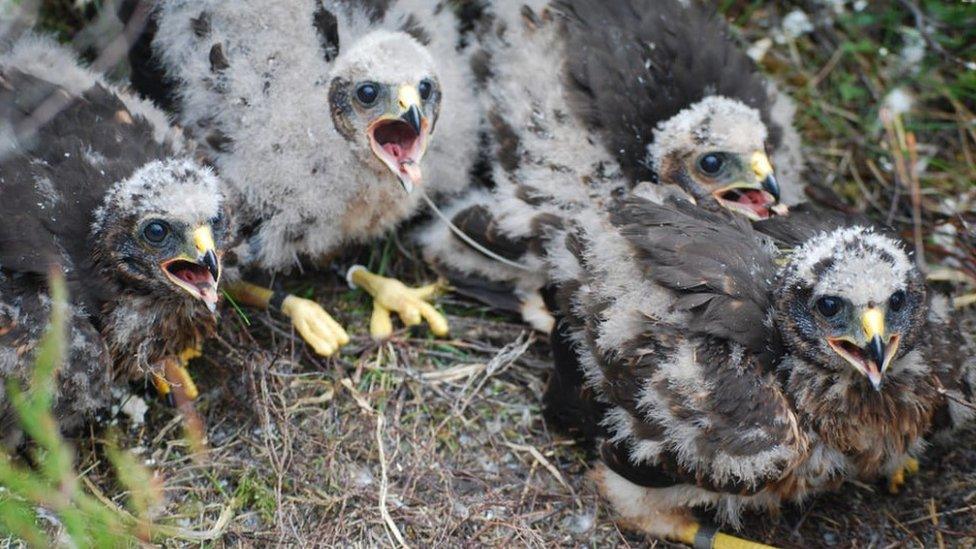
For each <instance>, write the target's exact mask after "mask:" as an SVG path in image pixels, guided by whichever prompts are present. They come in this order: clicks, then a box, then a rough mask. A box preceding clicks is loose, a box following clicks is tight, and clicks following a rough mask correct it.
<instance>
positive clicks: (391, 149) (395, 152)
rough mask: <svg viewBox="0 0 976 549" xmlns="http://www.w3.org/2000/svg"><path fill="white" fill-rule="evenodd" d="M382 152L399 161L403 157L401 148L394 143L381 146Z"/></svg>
mask: <svg viewBox="0 0 976 549" xmlns="http://www.w3.org/2000/svg"><path fill="white" fill-rule="evenodd" d="M383 150H385V151H386V153H387V154H389V155H390V156H392V157H393V158H396V159H399V158H400V156H401V155H403V147H401V146H400V145H397V144H396V143H387V144H386V145H383Z"/></svg>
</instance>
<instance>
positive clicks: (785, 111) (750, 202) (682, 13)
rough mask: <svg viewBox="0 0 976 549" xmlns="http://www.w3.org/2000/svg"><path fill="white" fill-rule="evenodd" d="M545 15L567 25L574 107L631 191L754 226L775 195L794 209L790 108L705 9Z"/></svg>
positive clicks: (672, 6)
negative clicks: (668, 194)
mask: <svg viewBox="0 0 976 549" xmlns="http://www.w3.org/2000/svg"><path fill="white" fill-rule="evenodd" d="M556 7H557V9H558V10H559V11H560V12H561V13H562V14H563V16H564V17H566V19H567V23H566V42H567V45H568V46H567V47H568V49H569V51H571V52H572V55H568V56H567V58H566V67H565V71H566V79H567V90H568V93H569V94H570V97H571V98H572V104H573V106H574V109H575V110H576V111H577V112H578V113H579V115H580V116H581V117H582V118H583V120H584V121H585V122H586V125H587V127H588V129H589V130H590V131H591V132H592V133H595V134H597V135H599V136H600V138H601V141H602V143H603V144H604V146H605V147H606V148H607V150H608V151H609V152H610V153H611V154H612V155H614V157H615V158H617V160H618V161H619V162H620V165H621V167H622V169H623V170H624V172H625V173H626V174H627V176H628V178H630V179H631V181H632V182H633V183H635V184H636V183H638V182H642V181H661V182H665V183H672V184H676V185H679V186H680V187H682V188H683V189H684V190H685V192H687V193H688V194H690V195H691V196H693V197H694V198H695V200H697V201H698V202H699V203H705V204H704V205H720V206H723V207H725V208H728V209H730V210H733V211H736V212H738V213H741V214H744V215H746V216H748V217H750V218H754V219H755V218H764V217H768V214H769V208H770V207H771V206H772V200H771V199H772V198H774V196H775V197H776V198H779V197H780V196H779V195H780V193H782V199H783V200H784V201H785V202H786V203H788V204H793V203H796V202H798V201H800V199H801V185H800V181H799V176H800V172H801V171H802V157H801V156H800V138H799V134H798V133H797V132H796V130H795V128H794V127H793V113H794V112H795V110H796V109H795V106H794V105H793V103H792V101H791V100H790V99H789V97H787V96H786V95H784V94H782V93H780V92H779V91H778V90H777V89H776V86H775V84H774V83H772V82H770V81H767V80H766V79H765V78H763V76H762V75H761V74H759V72H758V71H757V68H756V66H755V63H754V62H753V61H752V59H750V58H749V57H748V56H747V55H746V54H745V52H743V51H742V50H741V49H740V48H739V47H738V46H737V45H736V43H735V41H734V40H733V39H732V38H731V36H730V35H729V28H728V25H727V24H726V23H725V21H724V20H723V19H722V18H721V16H720V14H718V13H717V12H716V10H715V8H714V7H708V6H705V5H704V4H702V3H700V2H697V1H693V2H690V3H689V2H681V1H679V0H661V1H656V2H641V1H639V0H609V1H606V2H587V1H586V0H558V1H557V2H556ZM604 29H607V30H605V31H604ZM690 36H694V37H697V40H696V41H695V44H694V47H689V43H688V37H690ZM767 153H770V154H771V159H772V162H770V158H768V157H767ZM771 165H775V166H776V168H777V176H778V182H777V177H773V176H772V172H771ZM771 177H772V178H771ZM770 178H771V179H770ZM764 191H765V192H764ZM716 203H717V204H716Z"/></svg>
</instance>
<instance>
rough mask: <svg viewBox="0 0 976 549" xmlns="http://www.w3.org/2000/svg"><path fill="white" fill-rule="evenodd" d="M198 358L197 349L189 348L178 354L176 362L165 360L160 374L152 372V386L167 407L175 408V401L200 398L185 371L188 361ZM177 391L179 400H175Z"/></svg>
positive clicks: (191, 379)
mask: <svg viewBox="0 0 976 549" xmlns="http://www.w3.org/2000/svg"><path fill="white" fill-rule="evenodd" d="M198 356H200V349H199V347H189V348H187V349H185V350H184V351H183V352H182V353H180V354H179V356H178V357H177V358H176V360H172V359H170V360H167V361H166V362H165V364H164V365H163V371H162V373H156V372H153V374H152V382H153V386H154V387H155V388H156V393H157V394H158V395H159V396H160V397H161V398H162V399H163V400H164V401H165V402H166V404H167V405H169V406H173V407H175V406H176V404H177V400H187V401H193V400H196V398H197V397H198V396H200V391H199V390H197V384H196V383H194V382H193V378H192V377H191V376H190V372H188V371H187V370H186V365H187V363H188V361H189V360H190V359H192V358H196V357H198ZM177 390H178V391H179V392H180V396H181V397H182V398H181V399H177V396H176V391H177Z"/></svg>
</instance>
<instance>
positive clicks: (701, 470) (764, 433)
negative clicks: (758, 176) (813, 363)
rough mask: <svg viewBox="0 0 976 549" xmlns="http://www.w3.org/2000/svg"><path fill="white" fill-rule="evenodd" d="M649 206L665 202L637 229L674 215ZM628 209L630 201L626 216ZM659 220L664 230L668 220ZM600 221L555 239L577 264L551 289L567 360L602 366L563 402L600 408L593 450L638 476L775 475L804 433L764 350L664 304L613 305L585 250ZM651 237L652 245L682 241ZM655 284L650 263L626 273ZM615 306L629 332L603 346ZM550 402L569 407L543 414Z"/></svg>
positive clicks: (802, 443)
mask: <svg viewBox="0 0 976 549" xmlns="http://www.w3.org/2000/svg"><path fill="white" fill-rule="evenodd" d="M657 208H661V209H662V210H664V211H663V212H658V214H660V215H657V216H656V217H653V218H648V217H643V218H642V220H643V221H644V222H645V224H644V225H641V226H642V227H644V229H645V231H646V230H647V228H648V226H654V223H661V222H663V219H662V218H661V215H664V214H667V215H669V216H676V215H681V214H680V212H675V211H674V210H670V209H668V208H665V207H661V206H657ZM627 213H636V212H634V211H632V212H625V213H624V215H627ZM641 213H642V214H646V213H648V212H647V211H644V210H641ZM679 219H680V218H679ZM716 222H717V221H716ZM630 225H631V224H629V225H627V226H630ZM672 225H673V224H672ZM663 226H664V227H669V229H668V230H674V227H673V226H671V225H667V224H664V225H663ZM695 226H698V227H702V226H708V223H707V220H704V219H699V221H698V222H697V223H690V222H689V224H688V226H687V227H685V228H686V229H687V228H689V227H695ZM746 229H748V227H746ZM602 230H604V229H603V228H602V227H590V228H586V227H582V228H580V230H579V231H577V232H576V233H574V234H573V235H572V237H570V238H566V239H564V240H563V241H558V242H560V243H561V245H564V246H566V248H567V250H569V251H570V252H571V256H572V257H574V258H576V261H577V262H578V266H579V271H580V273H581V275H580V277H579V279H578V281H577V282H578V283H577V284H573V285H571V287H570V288H568V293H569V295H564V296H559V299H557V302H559V303H560V308H561V309H562V313H563V314H564V318H566V319H568V322H567V325H568V326H569V327H570V330H571V332H572V335H571V337H570V338H569V340H570V341H571V343H572V344H573V345H574V348H575V349H576V350H577V352H578V357H579V358H580V360H579V363H578V365H577V368H578V369H579V370H586V369H588V368H598V369H599V372H600V376H599V378H598V379H596V380H595V381H593V377H592V374H590V375H588V378H589V379H590V380H591V383H589V384H584V383H578V384H577V386H579V385H582V386H583V388H584V389H586V388H587V387H588V388H590V389H591V391H590V392H589V393H587V392H586V391H581V392H579V393H578V396H579V397H582V399H583V404H584V405H585V406H584V407H581V406H576V407H575V408H573V409H572V410H568V411H574V410H575V411H579V410H580V409H584V410H585V409H588V410H590V412H591V413H593V412H595V413H598V414H599V415H600V417H599V418H597V421H598V422H599V424H600V426H601V428H603V432H602V434H603V435H604V436H605V437H607V440H608V441H609V442H608V443H607V444H606V445H604V447H603V449H602V452H603V454H604V458H605V459H606V460H607V464H608V465H609V466H610V467H612V468H614V470H616V471H617V472H618V473H619V474H621V475H622V476H624V477H625V478H628V479H630V480H631V481H633V482H635V483H638V484H641V485H646V486H671V485H676V484H692V485H696V486H700V487H703V488H705V489H708V490H713V491H721V492H729V493H749V492H753V491H756V490H760V489H762V488H764V487H765V486H767V485H768V484H769V483H772V482H776V481H778V480H780V479H781V478H782V477H783V476H784V475H785V474H786V473H787V472H788V471H789V470H790V468H791V467H792V466H793V465H795V464H796V463H797V461H798V460H800V459H802V457H803V455H804V454H805V451H806V440H805V439H804V437H803V436H802V435H801V433H800V431H799V428H798V425H797V421H796V417H795V415H794V414H793V412H792V408H791V405H790V402H789V400H788V399H787V398H786V397H785V396H784V395H783V393H782V391H781V389H780V385H779V383H778V380H777V378H776V377H775V371H774V370H773V369H772V368H770V367H769V360H770V358H769V357H766V356H760V355H759V354H758V353H753V352H750V351H749V350H748V349H746V348H743V347H742V346H741V345H739V344H738V343H736V342H735V341H734V340H733V339H729V338H724V337H716V336H715V335H710V334H709V333H708V331H709V330H704V331H701V330H700V329H698V328H696V327H694V326H691V327H689V326H688V325H685V324H683V323H677V324H673V323H669V322H666V321H663V320H661V319H660V318H662V317H663V316H664V315H663V313H664V311H662V312H661V313H662V314H661V315H655V314H653V312H650V311H643V310H638V309H637V305H634V307H633V308H632V309H631V310H627V309H626V307H625V308H624V309H621V305H624V306H626V304H625V303H622V302H620V301H619V299H618V296H617V295H616V294H615V293H612V292H613V291H612V290H608V289H607V288H606V287H605V286H604V285H603V284H602V280H601V278H602V277H603V274H602V270H603V269H605V268H606V266H602V265H593V264H592V263H591V261H590V260H588V258H591V257H593V254H592V249H593V248H594V246H597V245H598V244H597V242H598V241H599V239H597V238H594V236H596V235H595V234H594V233H595V231H602ZM689 230H690V229H689ZM642 234H644V233H642ZM745 234H746V236H747V237H748V236H749V233H748V232H747V233H745ZM633 236H635V237H636V235H633ZM658 240H659V241H658V242H656V243H655V246H656V248H657V249H658V251H660V249H663V248H664V247H665V246H671V245H677V244H678V243H679V242H684V241H683V240H670V241H662V240H660V239H658ZM554 242H557V241H554ZM631 246H632V247H633V251H634V252H635V254H636V255H637V256H638V257H639V256H640V254H641V253H643V252H642V251H641V247H640V244H638V243H635V242H634V241H633V239H631ZM760 255H761V254H760ZM625 259H626V258H621V261H624V260H625ZM562 260H563V261H566V260H568V258H567V257H566V256H563V259H562ZM642 261H643V260H642ZM651 268H652V267H650V266H649V267H648V269H651ZM696 279H697V277H696ZM679 282H680V280H679ZM656 283H658V281H657V279H656V278H655V277H654V275H653V274H649V276H648V277H647V278H644V279H640V280H634V281H633V284H634V285H635V286H637V287H636V288H635V290H639V287H641V286H643V287H648V286H653V285H654V284H656ZM678 286H680V287H681V288H684V287H686V285H683V284H678ZM564 289H565V288H564ZM699 290H701V289H699ZM611 305H612V306H613V307H614V308H613V309H612V310H613V311H614V314H613V317H611V316H610V314H609V312H610V311H611V309H610V306H611ZM691 316H694V311H692V312H691ZM621 317H629V318H630V320H629V322H631V323H636V325H635V324H631V325H630V327H629V328H628V331H630V332H633V333H634V334H636V335H635V336H633V337H632V338H631V339H629V340H627V341H625V342H623V343H613V344H612V345H611V346H605V344H604V343H602V341H603V338H604V337H605V336H606V335H607V334H608V333H612V331H613V330H619V329H620V326H621ZM706 328H709V329H710V327H709V326H706ZM726 331H727V330H726ZM764 351H765V349H764ZM586 407H588V408H586ZM558 411H562V412H566V411H567V408H566V407H565V406H563V407H562V408H557V409H556V410H554V411H552V412H550V414H553V413H555V412H558ZM584 416H585V414H584ZM574 417H576V416H574ZM576 419H577V420H578V423H577V425H576V426H577V428H581V427H586V426H587V425H590V426H592V425H594V424H593V423H589V424H588V423H586V422H585V420H586V417H582V418H580V417H576ZM580 420H581V421H580ZM584 434H585V433H584Z"/></svg>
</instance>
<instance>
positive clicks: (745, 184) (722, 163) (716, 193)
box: [648, 95, 780, 220]
mask: <svg viewBox="0 0 976 549" xmlns="http://www.w3.org/2000/svg"><path fill="white" fill-rule="evenodd" d="M648 153H649V155H650V161H651V163H652V164H653V167H654V171H655V173H657V174H658V177H659V179H660V181H661V182H662V183H671V184H675V185H678V186H680V187H681V188H683V189H684V190H685V192H687V193H689V194H690V195H692V196H693V197H694V198H695V200H696V201H698V202H699V203H700V204H703V205H713V206H720V207H723V208H726V209H728V210H730V211H732V212H735V213H737V214H739V215H744V216H746V217H748V218H749V219H752V220H758V219H765V218H767V217H769V216H770V214H771V213H772V211H771V208H772V207H773V206H774V205H775V204H776V203H777V202H779V194H780V191H779V184H778V182H777V181H776V176H775V175H774V174H773V166H772V165H771V164H770V162H769V157H768V156H767V155H766V125H765V124H763V121H762V118H761V117H760V115H759V111H757V110H756V109H753V108H752V107H749V106H746V105H745V104H744V103H742V102H740V101H736V100H734V99H728V98H725V97H720V96H714V95H713V96H709V97H706V98H705V99H703V100H701V101H699V102H698V103H695V104H694V105H692V106H690V107H688V108H686V109H684V110H683V111H681V112H679V113H678V114H676V115H675V116H673V117H672V118H670V119H668V120H666V121H664V122H662V123H661V124H659V125H658V127H657V128H656V129H655V131H654V142H653V144H652V145H650V147H649V151H648Z"/></svg>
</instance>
